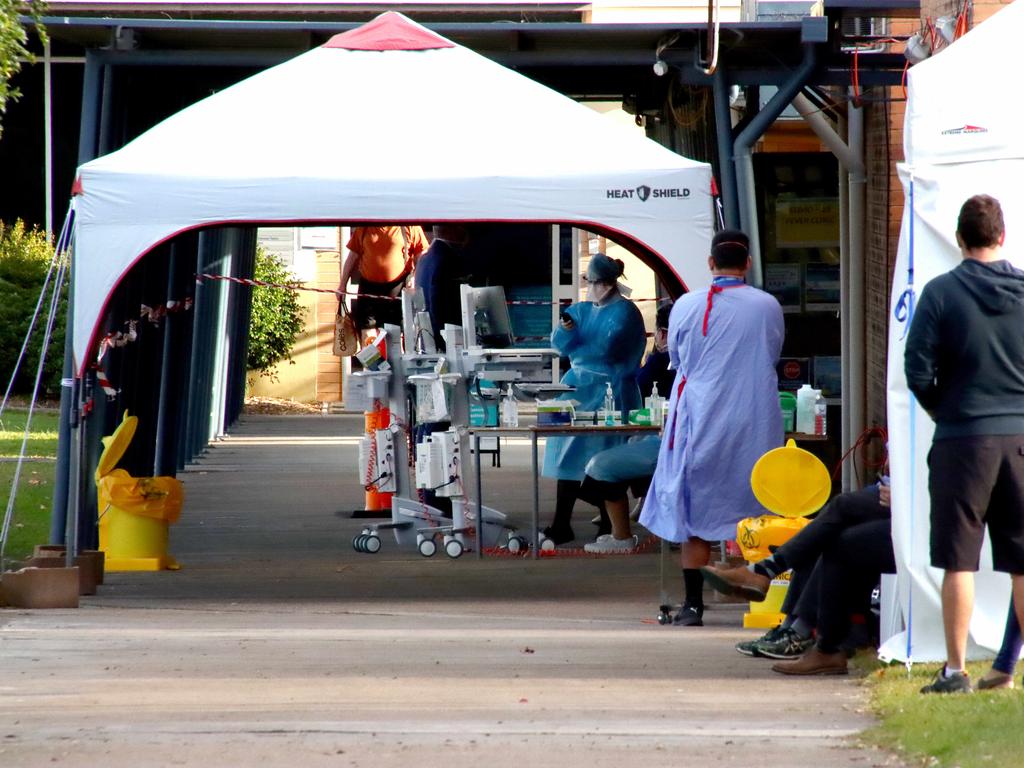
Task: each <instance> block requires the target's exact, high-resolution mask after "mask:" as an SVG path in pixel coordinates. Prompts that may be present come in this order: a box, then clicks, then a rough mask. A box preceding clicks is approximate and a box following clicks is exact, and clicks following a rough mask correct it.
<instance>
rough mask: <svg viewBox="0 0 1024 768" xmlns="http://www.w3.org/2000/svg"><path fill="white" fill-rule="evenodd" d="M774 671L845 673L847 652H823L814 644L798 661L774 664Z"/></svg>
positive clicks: (787, 672)
mask: <svg viewBox="0 0 1024 768" xmlns="http://www.w3.org/2000/svg"><path fill="white" fill-rule="evenodd" d="M772 672H778V673H779V674H780V675H845V674H846V672H847V669H846V654H845V653H844V652H843V651H838V652H836V653H823V652H821V651H819V650H818V646H814V647H813V648H811V650H809V651H808V652H807V653H805V654H804V655H803V656H801V657H800V658H799V659H797V660H796V661H782V662H779V663H778V664H773V665H772Z"/></svg>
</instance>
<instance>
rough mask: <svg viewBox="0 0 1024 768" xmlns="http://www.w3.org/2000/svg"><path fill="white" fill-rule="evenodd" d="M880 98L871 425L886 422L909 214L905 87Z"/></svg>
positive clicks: (869, 244) (871, 289) (872, 117)
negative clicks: (895, 280)
mask: <svg viewBox="0 0 1024 768" xmlns="http://www.w3.org/2000/svg"><path fill="white" fill-rule="evenodd" d="M872 95H873V97H874V98H877V99H878V100H877V101H874V102H873V103H871V104H870V105H869V106H868V107H867V108H866V113H865V130H864V144H865V146H864V154H865V158H866V164H867V167H866V171H867V189H866V194H865V219H866V221H865V224H866V235H865V249H864V250H865V253H864V262H865V263H864V268H865V270H866V272H867V274H866V275H865V276H864V290H865V294H866V295H865V323H866V328H865V339H866V343H867V349H866V350H865V363H866V365H867V371H866V378H867V402H866V413H865V418H866V421H867V425H868V426H884V425H885V424H886V415H885V403H886V385H885V379H886V360H887V344H888V336H889V292H890V289H891V287H892V273H893V266H894V264H895V263H896V246H897V243H898V242H899V234H900V220H901V218H902V216H903V188H902V186H901V185H900V181H899V177H898V176H897V175H896V164H897V163H899V162H901V161H902V160H903V115H904V109H905V103H904V102H903V100H902V99H903V89H902V88H900V87H897V88H884V89H882V88H879V89H876V90H875V91H874V92H873V94H872Z"/></svg>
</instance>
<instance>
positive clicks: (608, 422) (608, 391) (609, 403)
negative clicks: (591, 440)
mask: <svg viewBox="0 0 1024 768" xmlns="http://www.w3.org/2000/svg"><path fill="white" fill-rule="evenodd" d="M601 412H602V413H601V415H602V418H603V420H602V423H603V424H604V425H605V426H606V427H614V426H615V393H614V392H612V383H611V382H610V381H609V382H608V383H607V384H606V385H605V390H604V407H602V409H601Z"/></svg>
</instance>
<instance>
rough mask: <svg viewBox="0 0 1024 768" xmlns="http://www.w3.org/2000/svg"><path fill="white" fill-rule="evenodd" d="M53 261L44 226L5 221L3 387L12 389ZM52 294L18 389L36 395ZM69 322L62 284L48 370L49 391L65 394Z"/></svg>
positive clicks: (1, 250)
mask: <svg viewBox="0 0 1024 768" xmlns="http://www.w3.org/2000/svg"><path fill="white" fill-rule="evenodd" d="M52 259H53V246H52V245H51V244H50V241H49V239H48V238H47V237H46V234H45V233H43V232H42V231H40V230H38V229H32V230H26V229H25V224H24V222H22V221H20V220H19V221H16V222H14V224H13V225H12V226H7V225H5V224H4V223H3V222H2V221H0V379H2V381H0V387H3V388H5V389H6V387H7V383H8V381H9V380H10V376H11V372H12V371H13V370H14V364H15V362H17V359H18V353H19V352H20V351H21V345H22V343H23V342H24V341H25V334H26V333H27V332H28V326H29V323H30V322H31V320H32V312H33V311H34V310H35V307H36V302H37V301H38V300H39V292H40V291H41V290H42V288H43V281H44V280H45V279H46V271H47V270H48V269H49V266H50V261H51V260H52ZM48 310H49V294H48V296H47V300H46V301H44V302H43V306H42V307H40V316H39V319H38V320H37V321H36V327H35V330H34V331H33V334H32V341H31V342H30V344H29V348H28V351H27V354H26V356H25V360H24V361H23V362H22V364H21V369H20V370H19V372H18V378H17V379H16V380H15V382H14V392H16V393H19V394H25V393H31V391H32V384H33V382H34V381H35V374H36V366H38V365H39V350H40V348H41V347H42V343H43V333H44V330H45V325H46V313H47V311H48ZM66 322H67V282H66V281H65V284H64V285H63V286H62V295H61V300H60V304H59V306H58V308H57V319H56V321H55V323H54V327H53V336H52V337H51V340H50V351H49V353H48V355H47V358H46V367H45V368H44V369H43V383H42V387H43V393H42V394H43V395H44V396H49V397H53V396H56V395H58V394H59V393H60V376H61V368H62V367H63V363H64V325H65V323H66Z"/></svg>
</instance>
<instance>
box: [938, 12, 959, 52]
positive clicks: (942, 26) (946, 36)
mask: <svg viewBox="0 0 1024 768" xmlns="http://www.w3.org/2000/svg"><path fill="white" fill-rule="evenodd" d="M935 31H936V32H938V33H939V35H940V36H941V37H942V39H943V40H945V41H946V45H949V44H950V43H952V42H953V41H954V40H955V39H956V19H954V18H953V17H952V16H940V17H939V18H937V19H936V20H935Z"/></svg>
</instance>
